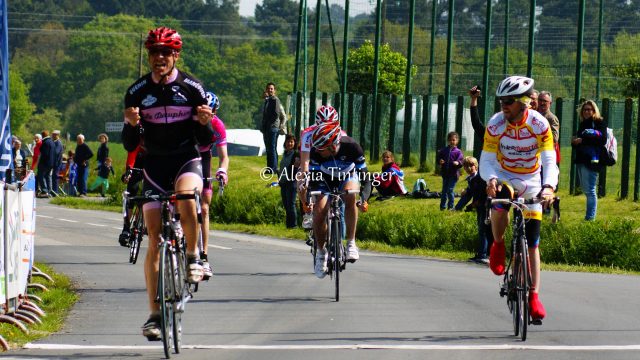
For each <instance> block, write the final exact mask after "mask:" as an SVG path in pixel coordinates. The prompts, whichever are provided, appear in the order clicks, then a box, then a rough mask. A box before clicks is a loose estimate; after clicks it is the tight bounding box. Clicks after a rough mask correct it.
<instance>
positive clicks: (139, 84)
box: [129, 79, 147, 95]
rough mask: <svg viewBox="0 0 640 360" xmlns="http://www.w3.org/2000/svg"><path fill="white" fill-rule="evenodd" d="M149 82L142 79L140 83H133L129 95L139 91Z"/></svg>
mask: <svg viewBox="0 0 640 360" xmlns="http://www.w3.org/2000/svg"><path fill="white" fill-rule="evenodd" d="M146 83H147V79H144V80H142V81H140V82H139V83H137V84H135V85H133V86H132V87H131V89H130V90H129V95H133V93H135V92H136V91H138V90H139V89H140V88H141V87H143V86H144V85H145V84H146Z"/></svg>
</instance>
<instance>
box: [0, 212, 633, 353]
mask: <svg viewBox="0 0 640 360" xmlns="http://www.w3.org/2000/svg"><path fill="white" fill-rule="evenodd" d="M37 213H38V217H37V231H36V232H37V236H36V259H37V260H38V261H42V262H46V263H48V264H51V265H52V266H53V267H54V268H55V269H56V270H57V271H60V272H63V273H65V274H67V275H68V276H70V277H71V278H72V279H73V282H74V284H75V286H76V288H77V290H78V292H79V294H80V300H79V301H78V303H77V304H76V305H75V306H74V308H73V309H72V310H71V313H70V315H69V318H68V319H67V322H66V324H65V326H64V328H63V330H62V331H61V332H60V333H58V334H55V335H52V336H49V337H48V338H45V339H42V340H41V341H38V342H35V343H31V344H28V345H27V346H26V347H25V348H24V349H20V350H15V351H11V352H9V353H8V354H3V357H6V358H16V359H27V358H28V359H45V358H46V359H52V358H61V359H62V358H64V359H85V358H96V359H103V358H117V359H126V358H135V359H159V358H162V357H164V354H163V351H162V345H161V343H159V342H147V341H146V338H144V337H142V335H141V330H140V327H141V326H142V324H143V323H144V321H145V320H146V318H147V315H148V308H147V304H146V294H145V289H144V279H143V269H142V258H143V256H144V252H145V249H142V251H143V252H142V253H141V260H140V261H139V263H138V264H136V265H130V264H129V263H128V251H127V249H125V248H122V247H120V246H118V244H117V236H118V234H119V232H120V229H121V217H120V216H119V214H116V213H107V212H99V211H87V210H73V209H66V208H61V207H56V206H52V205H49V204H48V203H47V202H46V200H38V209H37ZM212 239H213V244H214V245H215V247H212V248H210V254H211V255H210V258H211V259H212V263H213V265H214V274H215V275H214V277H213V278H212V279H211V280H210V281H209V282H208V283H205V284H203V285H202V286H200V291H199V292H198V293H196V294H195V297H194V299H193V300H192V301H191V302H190V303H189V304H188V307H187V310H186V313H185V314H184V316H183V344H184V350H183V352H182V353H181V354H180V355H177V356H176V357H177V358H179V359H205V358H206V359H211V358H215V359H301V358H304V359H305V360H311V359H325V358H327V357H330V358H336V359H347V358H348V359H424V358H429V359H447V360H452V359H541V358H544V359H605V358H606V359H638V358H640V307H639V306H638V305H639V303H640V281H639V280H640V278H638V277H637V276H619V275H603V274H583V273H564V272H543V274H542V276H543V284H542V290H543V292H542V295H541V299H542V301H543V302H544V304H545V306H546V308H547V313H548V316H547V319H545V320H544V323H543V325H542V326H535V327H530V330H529V337H528V340H527V341H526V342H524V343H523V342H521V341H519V340H518V339H517V338H515V337H514V336H513V334H512V324H511V316H510V314H509V312H508V309H507V306H506V303H505V301H504V299H501V298H500V297H499V295H498V283H499V277H496V276H494V275H492V274H491V273H490V271H489V269H488V268H487V267H483V266H480V265H476V264H471V263H461V262H452V261H443V260H437V259H428V258H422V257H409V256H395V255H385V254H373V253H367V252H362V254H361V258H360V260H359V261H358V262H357V263H356V264H353V265H351V264H350V265H348V266H347V271H346V272H343V273H342V276H341V282H342V288H341V299H340V302H339V303H336V302H334V300H333V283H332V281H331V280H330V279H329V278H328V277H327V278H325V279H323V280H319V279H316V278H315V277H314V276H313V274H312V258H311V255H310V254H309V251H308V247H307V246H306V245H304V243H302V242H299V241H289V240H280V239H273V238H265V237H261V236H252V235H241V234H232V233H223V232H213V235H212ZM543 250H544V241H543Z"/></svg>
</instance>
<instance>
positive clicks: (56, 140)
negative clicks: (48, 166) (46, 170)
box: [50, 130, 64, 196]
mask: <svg viewBox="0 0 640 360" xmlns="http://www.w3.org/2000/svg"><path fill="white" fill-rule="evenodd" d="M51 140H53V149H54V150H53V151H54V154H55V162H54V164H53V171H52V173H51V192H50V193H51V195H53V196H56V195H57V194H58V191H59V190H60V189H59V187H58V170H59V169H60V168H61V167H62V154H63V153H64V145H62V141H60V130H53V132H52V133H51Z"/></svg>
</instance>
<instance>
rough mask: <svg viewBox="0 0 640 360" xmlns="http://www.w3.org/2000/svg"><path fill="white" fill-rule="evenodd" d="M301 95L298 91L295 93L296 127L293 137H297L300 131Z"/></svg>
mask: <svg viewBox="0 0 640 360" xmlns="http://www.w3.org/2000/svg"><path fill="white" fill-rule="evenodd" d="M301 124H302V93H301V92H300V91H298V92H297V93H296V124H295V125H296V127H295V135H296V137H298V135H299V134H300V130H302V125H301Z"/></svg>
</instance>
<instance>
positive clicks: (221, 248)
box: [209, 245, 232, 250]
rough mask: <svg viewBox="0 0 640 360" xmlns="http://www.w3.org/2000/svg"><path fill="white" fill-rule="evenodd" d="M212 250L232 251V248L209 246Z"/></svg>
mask: <svg viewBox="0 0 640 360" xmlns="http://www.w3.org/2000/svg"><path fill="white" fill-rule="evenodd" d="M209 247H210V248H214V249H220V250H232V249H231V248H230V247H226V246H220V245H209Z"/></svg>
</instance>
